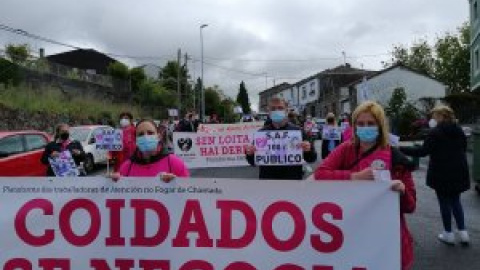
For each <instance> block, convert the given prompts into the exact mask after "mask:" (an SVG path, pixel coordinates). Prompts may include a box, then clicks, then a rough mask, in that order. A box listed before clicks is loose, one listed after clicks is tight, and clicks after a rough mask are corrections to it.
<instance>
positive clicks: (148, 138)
mask: <svg viewBox="0 0 480 270" xmlns="http://www.w3.org/2000/svg"><path fill="white" fill-rule="evenodd" d="M159 141H160V140H159V139H158V136H157V135H143V136H140V137H137V147H138V150H140V152H142V153H144V152H154V151H156V150H157V147H158V142H159Z"/></svg>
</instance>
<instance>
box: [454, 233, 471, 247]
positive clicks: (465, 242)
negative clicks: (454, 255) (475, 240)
mask: <svg viewBox="0 0 480 270" xmlns="http://www.w3.org/2000/svg"><path fill="white" fill-rule="evenodd" d="M457 234H458V237H459V238H460V243H462V245H469V244H470V237H469V236H468V232H467V231H458V232H457Z"/></svg>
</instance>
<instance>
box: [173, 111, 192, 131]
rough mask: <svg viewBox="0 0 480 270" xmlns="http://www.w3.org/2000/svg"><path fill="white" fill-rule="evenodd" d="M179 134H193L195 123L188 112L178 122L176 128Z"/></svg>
mask: <svg viewBox="0 0 480 270" xmlns="http://www.w3.org/2000/svg"><path fill="white" fill-rule="evenodd" d="M177 130H178V131H179V132H195V123H194V120H193V113H191V112H188V113H187V114H186V115H185V118H184V119H182V120H180V122H179V123H178V126H177Z"/></svg>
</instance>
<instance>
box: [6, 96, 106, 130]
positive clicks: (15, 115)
mask: <svg viewBox="0 0 480 270" xmlns="http://www.w3.org/2000/svg"><path fill="white" fill-rule="evenodd" d="M59 123H68V124H70V125H71V126H76V125H91V124H107V123H106V121H99V122H95V121H94V120H93V119H83V118H79V117H75V116H72V117H70V116H65V115H58V114H52V113H47V112H26V111H22V110H17V109H11V108H7V107H5V106H4V105H3V104H1V103H0V131H13V130H40V131H45V132H48V133H51V134H53V132H54V130H55V126H56V125H58V124H59Z"/></svg>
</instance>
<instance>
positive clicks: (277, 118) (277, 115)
mask: <svg viewBox="0 0 480 270" xmlns="http://www.w3.org/2000/svg"><path fill="white" fill-rule="evenodd" d="M270 118H271V119H272V122H273V123H276V124H280V123H282V122H283V120H285V118H287V114H286V113H285V111H272V112H270Z"/></svg>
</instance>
